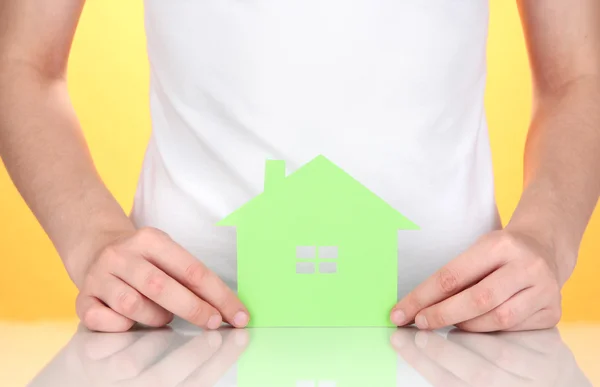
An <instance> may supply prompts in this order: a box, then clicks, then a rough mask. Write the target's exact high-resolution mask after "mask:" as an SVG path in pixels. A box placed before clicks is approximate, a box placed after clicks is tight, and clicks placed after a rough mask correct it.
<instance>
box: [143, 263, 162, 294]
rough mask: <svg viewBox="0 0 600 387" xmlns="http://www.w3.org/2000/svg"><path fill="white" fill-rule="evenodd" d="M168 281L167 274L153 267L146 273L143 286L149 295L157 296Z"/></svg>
mask: <svg viewBox="0 0 600 387" xmlns="http://www.w3.org/2000/svg"><path fill="white" fill-rule="evenodd" d="M166 283H167V278H166V275H165V274H164V273H162V272H160V271H158V270H157V269H152V270H149V271H148V273H147V274H146V275H145V278H144V285H143V286H144V290H145V291H146V292H147V294H148V296H149V297H156V296H158V295H160V294H162V293H163V291H164V289H165V285H166Z"/></svg>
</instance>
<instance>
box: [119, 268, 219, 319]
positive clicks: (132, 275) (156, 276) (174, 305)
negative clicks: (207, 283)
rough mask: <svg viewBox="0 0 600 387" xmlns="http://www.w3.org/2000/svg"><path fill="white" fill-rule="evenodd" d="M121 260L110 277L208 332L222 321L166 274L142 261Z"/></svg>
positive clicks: (208, 307) (210, 307)
mask: <svg viewBox="0 0 600 387" xmlns="http://www.w3.org/2000/svg"><path fill="white" fill-rule="evenodd" d="M121 259H122V262H119V264H116V265H112V268H113V269H114V270H113V273H112V274H114V275H116V276H117V277H118V278H120V279H122V280H123V281H125V282H126V283H127V284H129V286H131V287H133V288H134V289H136V290H138V291H139V292H140V293H141V294H143V295H144V296H146V297H147V298H149V299H150V300H152V301H154V302H155V303H157V304H158V305H160V306H162V307H163V308H164V309H166V310H168V311H170V312H172V313H174V314H176V315H177V316H180V317H181V318H183V319H184V320H186V321H189V322H190V323H192V324H195V325H197V326H200V327H204V328H208V329H216V328H218V327H219V326H221V323H222V318H221V315H220V314H219V312H218V311H217V310H216V309H215V308H213V307H212V306H211V305H209V304H208V303H206V302H205V301H203V300H201V299H200V298H198V296H196V295H195V294H194V293H192V292H191V291H190V290H189V289H187V288H185V287H184V286H183V285H181V284H180V283H179V282H177V281H175V280H174V279H173V278H171V277H169V276H168V275H167V274H166V273H165V272H163V271H162V270H160V269H159V268H157V267H156V266H154V265H152V264H151V263H150V262H148V261H146V260H144V259H141V258H137V257H127V258H121Z"/></svg>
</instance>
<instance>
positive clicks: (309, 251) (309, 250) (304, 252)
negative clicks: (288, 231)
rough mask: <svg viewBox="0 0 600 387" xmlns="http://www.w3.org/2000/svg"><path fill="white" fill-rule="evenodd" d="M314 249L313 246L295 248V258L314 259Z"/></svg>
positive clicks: (315, 255)
mask: <svg viewBox="0 0 600 387" xmlns="http://www.w3.org/2000/svg"><path fill="white" fill-rule="evenodd" d="M316 250H317V249H316V247H315V246H298V247H296V258H300V259H311V258H316V257H317V254H316Z"/></svg>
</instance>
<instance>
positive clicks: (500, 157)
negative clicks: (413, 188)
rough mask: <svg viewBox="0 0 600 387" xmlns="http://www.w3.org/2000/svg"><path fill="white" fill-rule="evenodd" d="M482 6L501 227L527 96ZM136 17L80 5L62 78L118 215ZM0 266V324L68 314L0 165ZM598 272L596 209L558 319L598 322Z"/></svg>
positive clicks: (138, 93)
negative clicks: (486, 30) (66, 77)
mask: <svg viewBox="0 0 600 387" xmlns="http://www.w3.org/2000/svg"><path fill="white" fill-rule="evenodd" d="M491 3H492V4H491V8H492V12H491V25H490V38H489V43H490V45H489V81H488V92H487V96H486V104H487V110H488V119H489V124H490V136H491V142H492V150H493V161H494V167H495V172H496V184H497V189H496V191H497V198H498V205H499V208H500V211H501V215H502V218H503V220H504V222H506V221H507V220H508V219H509V217H510V215H511V213H512V211H513V210H514V208H515V206H516V204H517V201H518V199H519V195H520V192H521V176H522V154H523V147H524V143H525V136H526V132H527V126H528V122H529V113H530V93H531V89H530V79H529V69H528V63H527V54H526V51H525V48H524V42H523V37H522V32H521V26H520V21H519V18H518V14H517V10H516V5H515V4H514V2H510V1H503V0H492V1H491ZM142 11H143V10H142V2H140V1H135V2H134V1H121V0H102V1H90V2H88V4H87V6H86V9H85V11H84V15H83V17H82V20H81V24H80V28H79V30H78V33H77V36H76V40H75V43H74V47H73V51H72V57H71V62H70V70H69V81H70V82H69V83H70V91H71V95H72V98H73V103H74V105H75V108H76V110H77V112H78V115H79V118H80V120H81V122H82V125H83V128H84V131H85V135H86V137H87V139H88V141H89V144H90V147H91V150H92V153H93V156H94V159H95V162H96V165H97V167H98V169H99V171H100V173H101V175H102V177H103V178H104V180H105V182H106V184H107V185H108V187H109V188H110V190H111V191H112V192H113V194H114V195H115V196H116V197H117V199H118V200H119V202H120V203H121V204H122V206H123V207H124V208H125V209H127V210H129V208H130V207H131V204H132V200H133V194H134V191H135V186H136V180H137V177H138V172H139V169H140V167H141V163H142V158H143V154H144V150H145V145H146V142H147V139H148V136H149V133H150V118H149V110H148V98H147V92H148V85H147V83H148V64H147V60H146V52H145V36H144V28H143V27H144V26H143V14H142ZM57 183H59V182H57ZM574 194H575V195H576V194H577V193H574ZM0 265H1V266H0V319H23V320H31V319H49V318H73V317H74V316H75V312H74V300H75V295H76V289H75V287H74V286H73V285H72V284H71V283H70V281H69V278H68V277H67V275H66V273H65V271H64V269H63V267H62V265H61V262H60V259H59V258H58V256H57V254H56V253H55V252H54V250H53V247H52V244H51V243H50V241H49V240H48V238H47V237H46V236H45V234H44V233H43V231H42V229H41V228H40V227H39V225H38V224H37V222H36V220H35V218H34V217H33V216H32V214H31V212H30V211H29V210H28V208H27V206H26V205H25V203H24V202H23V200H22V199H21V198H20V196H19V195H18V192H17V191H16V189H15V188H14V187H13V186H12V184H11V182H10V180H9V178H8V175H7V173H6V171H5V170H4V168H3V167H2V168H0ZM598 274H600V211H596V214H595V215H594V217H593V220H592V222H591V224H590V226H589V228H588V231H587V233H586V236H585V238H584V241H583V244H582V249H581V254H580V258H579V263H578V266H577V269H576V271H575V273H574V275H573V276H572V278H571V280H570V282H569V283H568V284H567V285H566V287H565V289H564V292H563V294H564V317H563V320H565V321H569V320H570V321H572V320H588V321H589V320H597V321H600V307H598V305H599V304H598V302H599V301H598V300H599V298H600V280H599V279H598Z"/></svg>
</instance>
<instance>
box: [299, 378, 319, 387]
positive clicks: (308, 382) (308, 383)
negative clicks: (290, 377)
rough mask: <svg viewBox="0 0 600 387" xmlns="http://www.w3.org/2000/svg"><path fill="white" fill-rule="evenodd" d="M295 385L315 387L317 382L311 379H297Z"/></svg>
mask: <svg viewBox="0 0 600 387" xmlns="http://www.w3.org/2000/svg"><path fill="white" fill-rule="evenodd" d="M296 387H317V383H315V382H313V381H312V380H298V381H297V382H296Z"/></svg>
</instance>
